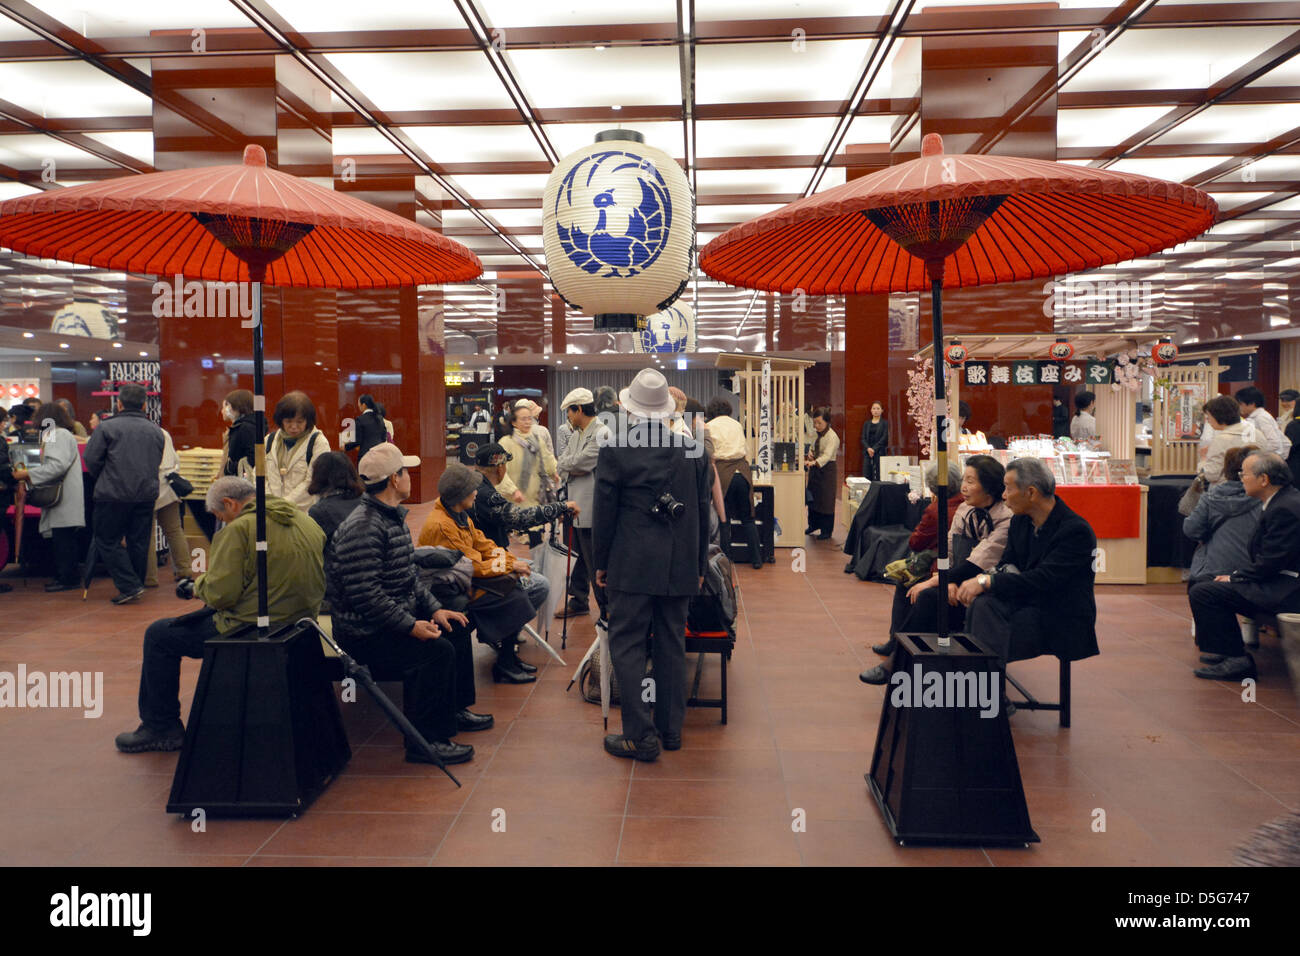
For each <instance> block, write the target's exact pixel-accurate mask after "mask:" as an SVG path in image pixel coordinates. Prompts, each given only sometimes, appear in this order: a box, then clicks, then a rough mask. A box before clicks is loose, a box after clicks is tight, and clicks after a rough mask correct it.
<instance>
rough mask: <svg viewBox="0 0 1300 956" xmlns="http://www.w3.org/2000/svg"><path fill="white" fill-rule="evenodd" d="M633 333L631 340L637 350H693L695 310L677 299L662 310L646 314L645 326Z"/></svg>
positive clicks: (652, 351) (651, 351)
mask: <svg viewBox="0 0 1300 956" xmlns="http://www.w3.org/2000/svg"><path fill="white" fill-rule="evenodd" d="M634 334H635V338H634V339H633V340H632V342H633V345H634V347H635V349H636V351H638V352H649V353H655V352H694V351H695V312H694V311H693V310H692V309H691V307H690V306H689V305H686V304H685V303H683V302H681V301H680V300H678V301H677V302H676V303H674V304H673V305H670V306H669V307H668V308H666V309H664V310H663V311H662V312H656V313H655V314H654V315H648V316H646V320H645V328H644V329H641V330H640V331H638V332H636V333H634Z"/></svg>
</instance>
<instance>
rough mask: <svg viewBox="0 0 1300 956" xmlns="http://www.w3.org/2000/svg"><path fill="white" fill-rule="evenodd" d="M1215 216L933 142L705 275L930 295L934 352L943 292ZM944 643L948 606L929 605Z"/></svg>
mask: <svg viewBox="0 0 1300 956" xmlns="http://www.w3.org/2000/svg"><path fill="white" fill-rule="evenodd" d="M1217 212H1218V207H1217V206H1216V205H1215V203H1214V200H1212V199H1211V198H1210V197H1209V196H1207V195H1206V194H1205V193H1203V192H1201V191H1200V190H1198V189H1193V188H1191V187H1190V186H1180V185H1178V184H1176V183H1169V182H1165V181H1164V180H1159V179H1150V178H1148V177H1146V176H1135V175H1132V174H1130V173H1117V172H1111V171H1110V170H1105V169H1090V168H1087V167H1080V166H1065V165H1062V164H1060V163H1052V162H1046V161H1043V160H1037V159H1014V158H1011V157H1006V156H983V155H958V156H945V155H944V154H943V141H942V140H941V139H940V138H939V136H938V135H937V134H934V133H931V134H929V135H927V136H926V137H925V138H924V139H923V140H922V142H921V157H920V159H914V160H912V161H910V162H906V163H901V164H899V165H898V166H892V167H890V168H889V169H882V170H880V171H879V172H876V173H872V174H871V175H870V176H863V177H862V178H861V179H855V180H853V181H852V182H849V183H845V184H844V185H843V186H839V187H836V188H835V189H829V190H827V191H826V192H824V193H818V194H817V195H814V196H807V197H805V198H803V199H799V200H796V201H795V202H792V203H790V204H789V205H788V206H784V207H782V208H781V209H777V210H775V211H773V212H770V213H768V214H767V215H765V216H760V217H758V218H757V219H754V220H753V221H751V222H747V223H745V224H744V225H740V226H736V227H735V228H734V229H729V230H727V231H726V232H725V233H723V234H722V235H720V236H718V238H716V239H714V240H713V241H712V242H710V243H709V244H708V245H707V246H705V247H704V251H703V252H702V253H701V254H700V268H701V269H703V270H704V271H705V272H706V273H707V274H708V275H710V276H712V277H713V278H715V279H720V280H722V281H723V282H729V283H731V284H732V285H738V286H744V287H746V288H750V289H763V290H766V291H769V292H786V293H791V292H794V291H795V290H796V289H798V290H802V291H803V292H804V293H806V294H809V295H842V294H865V293H885V292H911V291H916V290H919V289H924V288H926V287H927V286H929V288H930V292H931V302H932V307H933V318H934V353H935V355H936V356H937V355H939V354H940V352H941V347H940V341H941V339H942V337H943V304H942V298H943V293H942V290H943V288H944V286H948V287H950V288H960V287H963V286H972V285H983V284H988V283H995V282H1013V281H1016V280H1019V279H1033V278H1042V277H1046V276H1053V275H1060V274H1062V273H1067V272H1074V271H1078V270H1081V269H1095V268H1097V267H1099V266H1104V265H1109V264H1110V263H1114V262H1121V261H1123V260H1125V259H1133V258H1136V257H1140V256H1145V255H1149V254H1150V253H1153V252H1157V251H1159V250H1161V249H1166V248H1168V247H1169V246H1173V245H1176V244H1178V243H1180V242H1184V241H1186V240H1188V239H1191V238H1192V237H1194V236H1197V235H1199V234H1200V233H1202V232H1204V231H1205V230H1206V229H1207V228H1208V227H1209V226H1210V225H1211V224H1212V223H1213V222H1214V218H1215V215H1216V214H1217ZM934 398H935V401H934V411H935V436H936V456H935V457H936V459H937V464H938V466H939V475H938V499H939V501H938V510H939V522H940V525H939V542H938V552H939V555H938V557H939V560H938V562H937V563H938V568H939V593H940V594H946V593H947V564H948V560H947V559H948V508H947V500H948V486H947V475H948V463H947V457H948V455H947V448H948V446H947V436H946V434H945V433H946V431H947V428H946V425H942V424H940V419H941V418H943V417H945V416H946V412H947V408H946V403H945V401H944V376H943V375H941V374H937V375H935V377H934ZM937 607H938V611H939V614H938V617H939V621H938V632H939V637H940V643H941V644H946V643H947V630H948V615H947V608H948V603H947V602H946V601H944V600H940V601H938V602H937Z"/></svg>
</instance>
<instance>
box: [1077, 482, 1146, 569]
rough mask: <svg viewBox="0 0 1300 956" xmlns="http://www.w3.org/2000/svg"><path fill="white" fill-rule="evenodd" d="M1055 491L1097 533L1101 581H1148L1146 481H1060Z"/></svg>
mask: <svg viewBox="0 0 1300 956" xmlns="http://www.w3.org/2000/svg"><path fill="white" fill-rule="evenodd" d="M1056 494H1057V497H1059V498H1060V499H1061V500H1062V501H1064V502H1065V503H1066V504H1067V505H1068V506H1069V507H1070V510H1071V511H1073V512H1075V513H1076V514H1078V515H1079V516H1080V517H1082V518H1083V519H1084V520H1085V521H1087V522H1088V524H1089V525H1090V526H1091V527H1092V530H1093V533H1094V534H1095V535H1096V536H1097V549H1098V552H1099V553H1098V555H1097V560H1096V561H1095V562H1094V566H1095V568H1096V571H1097V583H1098V584H1146V583H1147V488H1146V486H1145V485H1057V486H1056Z"/></svg>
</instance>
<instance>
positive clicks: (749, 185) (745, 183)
mask: <svg viewBox="0 0 1300 956" xmlns="http://www.w3.org/2000/svg"><path fill="white" fill-rule="evenodd" d="M697 176H698V182H699V191H700V195H701V196H707V195H710V194H721V195H729V194H732V193H749V194H755V193H794V194H795V195H798V194H799V193H801V192H803V188H804V187H805V186H806V185H808V170H807V169H802V168H788V169H728V170H720V169H719V170H714V169H701V170H700V171H699V173H698V174H697Z"/></svg>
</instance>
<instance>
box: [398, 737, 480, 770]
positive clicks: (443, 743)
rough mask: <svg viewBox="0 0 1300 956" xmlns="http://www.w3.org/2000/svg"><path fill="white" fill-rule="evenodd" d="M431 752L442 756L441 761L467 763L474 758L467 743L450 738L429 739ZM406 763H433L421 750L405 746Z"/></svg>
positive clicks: (472, 751) (472, 750)
mask: <svg viewBox="0 0 1300 956" xmlns="http://www.w3.org/2000/svg"><path fill="white" fill-rule="evenodd" d="M429 746H430V747H432V748H433V752H434V753H436V754H437V755H438V756H439V757H441V758H442V762H443V763H448V764H450V763H467V762H468V761H470V760H472V759H473V758H474V748H473V747H471V746H470V745H469V744H454V743H452V742H451V741H450V740H430V741H429ZM406 762H407V763H429V764H431V763H433V761H432V760H430V759H429V755H428V754H427V753H425V752H424V751H423V750H412V749H411V748H410V747H407V748H406Z"/></svg>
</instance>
